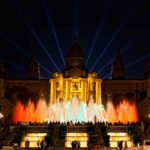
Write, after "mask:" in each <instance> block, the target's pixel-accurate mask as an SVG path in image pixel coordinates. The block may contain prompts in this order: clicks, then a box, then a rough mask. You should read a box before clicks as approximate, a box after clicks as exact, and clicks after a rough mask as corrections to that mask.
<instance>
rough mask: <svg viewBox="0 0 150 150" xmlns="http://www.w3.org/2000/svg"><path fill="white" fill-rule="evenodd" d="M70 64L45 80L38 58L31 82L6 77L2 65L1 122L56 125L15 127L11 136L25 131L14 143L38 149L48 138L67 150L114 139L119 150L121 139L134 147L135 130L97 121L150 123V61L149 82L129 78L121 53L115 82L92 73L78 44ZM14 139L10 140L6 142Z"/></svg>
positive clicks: (29, 74) (32, 66)
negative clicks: (41, 75)
mask: <svg viewBox="0 0 150 150" xmlns="http://www.w3.org/2000/svg"><path fill="white" fill-rule="evenodd" d="M65 61H66V62H65V64H66V66H65V68H64V69H63V71H62V73H60V72H56V73H54V74H53V76H52V78H51V79H50V80H43V79H40V71H39V66H38V63H37V62H36V59H35V57H34V56H32V57H31V59H30V61H29V63H28V68H27V79H26V80H25V79H24V80H10V79H6V78H5V72H6V69H5V67H4V65H3V63H0V119H2V120H3V119H4V120H12V121H14V122H23V123H26V122H31V123H34V122H48V123H50V122H53V123H50V124H49V126H45V125H43V126H39V125H38V126H36V124H35V126H36V127H35V126H30V125H27V126H26V127H24V128H21V129H20V128H18V126H17V127H14V128H12V132H13V133H12V134H10V135H13V134H15V131H13V129H14V130H16V131H17V133H18V132H20V134H19V136H20V137H19V136H18V135H17V136H16V137H17V138H14V139H13V138H12V141H16V142H18V141H19V143H20V146H21V147H24V146H25V142H26V140H27V139H28V140H29V141H30V142H31V145H30V147H38V146H39V145H37V142H38V141H41V140H42V139H44V136H46V140H47V142H48V144H49V146H54V147H63V146H65V147H66V149H67V148H70V147H71V143H72V142H73V141H75V140H76V141H80V147H81V148H87V147H88V144H93V143H95V145H103V144H104V143H105V145H108V140H107V137H110V138H109V146H110V147H117V142H118V141H122V140H123V141H126V142H127V145H128V146H129V147H131V146H133V142H134V138H133V136H134V135H138V133H139V132H138V133H135V131H136V130H134V132H133V130H132V128H131V127H129V128H128V127H127V126H113V127H112V126H111V125H110V126H109V125H107V126H105V125H104V124H101V125H100V126H99V124H97V122H105V123H106V122H111V123H114V122H119V121H120V122H123V123H128V122H137V121H142V120H145V121H148V120H149V119H150V63H148V66H147V67H146V70H145V79H143V80H125V79H124V66H123V62H122V59H121V56H120V54H119V51H117V52H116V57H115V59H114V62H113V64H112V76H111V79H108V80H102V79H101V78H100V77H99V76H98V75H97V74H96V73H89V72H88V70H87V68H86V65H85V57H84V53H83V50H82V49H81V48H80V46H79V44H78V43H77V41H76V40H75V41H74V42H73V45H72V47H71V48H70V49H69V50H68V53H67V55H66V58H65ZM54 122H60V123H67V122H71V125H70V124H67V125H66V124H63V125H61V126H60V124H59V123H54ZM83 122H84V124H83ZM85 122H93V123H95V124H97V125H92V124H89V123H87V124H85ZM74 123H78V125H77V124H76V125H73V124H74ZM47 127H48V128H47ZM16 128H17V129H16ZM135 128H137V126H136V127H135ZM133 129H134V126H133ZM23 130H25V131H24V132H23ZM138 130H139V128H138V129H137V131H138ZM0 132H1V130H0ZM141 132H142V131H141ZM23 133H26V134H23ZM129 133H130V134H129ZM0 135H2V133H0ZM8 137H9V136H8ZM14 137H15V135H14ZM10 139H11V137H9V138H8V139H7V138H6V141H7V143H10ZM19 139H20V140H19ZM135 139H137V138H135ZM6 141H5V142H6ZM124 146H125V145H124ZM93 149H94V148H93ZM95 149H96V148H95Z"/></svg>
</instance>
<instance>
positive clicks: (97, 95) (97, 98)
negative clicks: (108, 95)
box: [96, 79, 102, 103]
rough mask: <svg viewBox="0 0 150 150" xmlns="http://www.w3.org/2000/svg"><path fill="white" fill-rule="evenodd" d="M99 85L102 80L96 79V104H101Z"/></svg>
mask: <svg viewBox="0 0 150 150" xmlns="http://www.w3.org/2000/svg"><path fill="white" fill-rule="evenodd" d="M101 83H102V80H101V79H96V103H101V102H102V100H101V98H102V97H101V96H102V95H101Z"/></svg>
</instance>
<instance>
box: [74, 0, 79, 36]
mask: <svg viewBox="0 0 150 150" xmlns="http://www.w3.org/2000/svg"><path fill="white" fill-rule="evenodd" d="M74 34H75V36H77V38H78V37H79V0H75V9H74Z"/></svg>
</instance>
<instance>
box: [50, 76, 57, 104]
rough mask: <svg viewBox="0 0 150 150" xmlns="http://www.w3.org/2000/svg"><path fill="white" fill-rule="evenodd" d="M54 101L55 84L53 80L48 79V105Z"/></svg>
mask: <svg viewBox="0 0 150 150" xmlns="http://www.w3.org/2000/svg"><path fill="white" fill-rule="evenodd" d="M55 101H56V83H55V79H50V104H54V103H55Z"/></svg>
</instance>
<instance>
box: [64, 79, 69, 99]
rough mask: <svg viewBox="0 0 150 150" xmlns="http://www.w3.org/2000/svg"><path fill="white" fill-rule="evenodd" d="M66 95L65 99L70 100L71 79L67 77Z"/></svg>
mask: <svg viewBox="0 0 150 150" xmlns="http://www.w3.org/2000/svg"><path fill="white" fill-rule="evenodd" d="M65 84H66V95H65V100H66V101H68V100H69V99H70V97H69V80H68V79H67V80H66V82H65Z"/></svg>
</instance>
